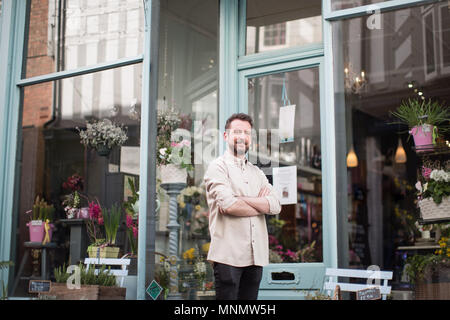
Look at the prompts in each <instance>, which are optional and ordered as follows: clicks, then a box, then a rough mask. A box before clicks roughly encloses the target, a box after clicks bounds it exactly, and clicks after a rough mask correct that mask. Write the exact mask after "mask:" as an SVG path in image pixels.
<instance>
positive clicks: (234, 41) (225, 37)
mask: <svg viewBox="0 0 450 320" xmlns="http://www.w3.org/2000/svg"><path fill="white" fill-rule="evenodd" d="M219 25H220V31H219V38H220V44H219V55H220V59H219V106H220V108H219V130H220V132H221V133H222V132H224V131H225V121H226V119H227V118H228V117H229V116H230V115H231V114H233V113H235V112H237V111H238V101H239V100H238V74H237V56H238V52H239V45H238V42H239V1H238V0H229V1H220V17H219ZM224 150H225V144H224V140H223V134H220V135H219V153H220V154H222V153H223V152H224Z"/></svg>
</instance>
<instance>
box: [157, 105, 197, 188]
mask: <svg viewBox="0 0 450 320" xmlns="http://www.w3.org/2000/svg"><path fill="white" fill-rule="evenodd" d="M180 123H181V117H180V116H179V115H178V113H177V112H175V111H173V110H172V111H170V112H163V113H160V114H158V129H157V131H158V135H157V138H156V143H157V148H158V157H157V163H158V168H159V176H160V180H161V183H186V179H187V174H188V173H189V174H191V172H192V170H193V166H192V164H191V141H190V140H187V139H184V137H183V129H184V128H181V127H180ZM184 130H185V129H184ZM189 136H190V134H189Z"/></svg>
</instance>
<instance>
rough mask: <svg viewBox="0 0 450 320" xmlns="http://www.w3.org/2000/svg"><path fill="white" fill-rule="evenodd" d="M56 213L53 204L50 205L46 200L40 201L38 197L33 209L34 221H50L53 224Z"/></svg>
mask: <svg viewBox="0 0 450 320" xmlns="http://www.w3.org/2000/svg"><path fill="white" fill-rule="evenodd" d="M54 212H55V207H53V205H52V204H48V203H47V202H46V201H45V200H44V199H39V196H37V197H36V200H35V201H34V204H33V209H32V220H42V221H45V220H47V219H48V220H49V221H50V222H51V221H52V220H53V214H54Z"/></svg>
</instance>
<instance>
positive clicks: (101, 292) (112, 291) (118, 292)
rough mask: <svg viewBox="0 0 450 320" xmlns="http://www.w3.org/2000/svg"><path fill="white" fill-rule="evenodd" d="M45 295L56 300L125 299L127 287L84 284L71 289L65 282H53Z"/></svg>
mask: <svg viewBox="0 0 450 320" xmlns="http://www.w3.org/2000/svg"><path fill="white" fill-rule="evenodd" d="M40 295H45V296H49V297H56V300H125V296H126V288H119V287H104V286H98V285H82V286H81V287H80V289H69V288H68V287H67V284H65V283H55V282H52V284H51V289H50V291H49V292H46V293H45V294H40Z"/></svg>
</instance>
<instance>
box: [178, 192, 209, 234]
mask: <svg viewBox="0 0 450 320" xmlns="http://www.w3.org/2000/svg"><path fill="white" fill-rule="evenodd" d="M177 202H178V206H179V208H180V211H181V214H180V216H181V217H182V218H183V220H184V224H185V227H186V228H187V229H188V230H189V231H190V232H191V234H193V235H197V236H203V237H207V236H208V227H209V211H208V204H207V203H206V191H205V188H204V187H203V186H200V187H197V186H190V187H187V188H184V189H183V190H182V191H181V192H180V194H179V195H178V196H177Z"/></svg>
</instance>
